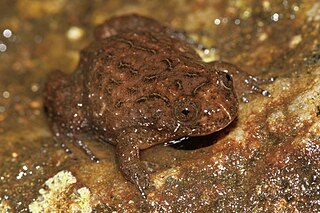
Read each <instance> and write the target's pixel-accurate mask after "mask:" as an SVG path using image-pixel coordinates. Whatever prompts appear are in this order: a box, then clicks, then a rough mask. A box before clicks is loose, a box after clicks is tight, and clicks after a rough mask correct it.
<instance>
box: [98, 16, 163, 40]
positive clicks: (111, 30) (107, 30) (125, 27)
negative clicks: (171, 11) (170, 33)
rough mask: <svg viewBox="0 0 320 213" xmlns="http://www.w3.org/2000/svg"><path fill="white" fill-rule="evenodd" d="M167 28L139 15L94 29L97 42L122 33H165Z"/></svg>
mask: <svg viewBox="0 0 320 213" xmlns="http://www.w3.org/2000/svg"><path fill="white" fill-rule="evenodd" d="M164 29H165V27H164V26H163V25H161V24H160V23H159V22H158V21H156V20H154V19H152V18H148V17H145V16H139V15H137V14H130V15H124V16H119V17H114V18H111V19H109V20H107V21H105V22H104V23H102V24H100V25H98V26H97V27H96V28H95V29H94V36H95V38H96V39H97V40H99V39H105V38H108V37H110V36H113V35H116V34H118V33H121V32H128V31H140V30H144V31H149V32H158V31H164Z"/></svg>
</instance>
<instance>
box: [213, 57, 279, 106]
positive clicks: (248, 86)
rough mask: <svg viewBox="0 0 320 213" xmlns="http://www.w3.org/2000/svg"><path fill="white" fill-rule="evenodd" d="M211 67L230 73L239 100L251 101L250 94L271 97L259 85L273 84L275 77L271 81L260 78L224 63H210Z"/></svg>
mask: <svg viewBox="0 0 320 213" xmlns="http://www.w3.org/2000/svg"><path fill="white" fill-rule="evenodd" d="M209 65H210V66H211V67H213V68H214V69H215V70H218V71H222V72H226V73H228V74H229V75H230V76H231V77H232V79H233V86H234V89H235V92H236V94H237V98H238V99H239V100H242V101H243V102H245V103H246V102H248V101H249V99H248V97H247V94H250V93H254V92H255V93H260V94H261V95H263V96H268V97H269V96H270V93H269V91H268V90H264V89H262V88H261V87H259V86H258V85H260V84H268V83H272V82H273V81H275V79H276V78H275V77H271V78H269V79H262V78H258V77H256V76H253V75H250V74H249V73H247V72H245V71H242V70H240V69H239V68H238V67H237V66H235V65H233V64H230V63H227V62H223V61H213V62H210V63H209Z"/></svg>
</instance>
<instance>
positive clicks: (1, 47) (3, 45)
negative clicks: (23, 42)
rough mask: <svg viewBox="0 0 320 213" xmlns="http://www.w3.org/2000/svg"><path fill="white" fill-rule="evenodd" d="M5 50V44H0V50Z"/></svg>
mask: <svg viewBox="0 0 320 213" xmlns="http://www.w3.org/2000/svg"><path fill="white" fill-rule="evenodd" d="M6 50H7V45H5V44H3V43H2V44H0V52H5V51H6Z"/></svg>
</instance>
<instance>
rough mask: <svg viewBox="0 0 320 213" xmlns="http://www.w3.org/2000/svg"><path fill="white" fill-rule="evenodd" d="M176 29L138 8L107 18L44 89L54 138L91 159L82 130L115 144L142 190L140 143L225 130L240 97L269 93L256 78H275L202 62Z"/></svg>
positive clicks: (144, 173) (144, 185)
mask: <svg viewBox="0 0 320 213" xmlns="http://www.w3.org/2000/svg"><path fill="white" fill-rule="evenodd" d="M172 32H173V31H172V30H171V29H170V28H167V27H165V26H163V25H161V24H159V23H158V22H157V21H155V20H153V19H149V18H146V17H141V16H137V15H129V16H122V17H117V18H113V19H111V20H108V21H106V22H105V23H103V24H102V25H100V26H98V27H97V28H96V29H95V38H96V39H95V41H93V42H92V43H91V44H90V45H89V46H88V47H87V48H85V49H84V50H83V51H81V59H80V63H79V66H78V68H77V69H76V71H75V73H74V74H73V75H70V76H69V75H66V74H63V73H62V72H60V71H56V72H53V73H52V74H51V75H50V76H49V79H48V81H47V83H46V85H45V89H44V97H45V98H44V105H45V109H46V112H47V114H48V117H49V118H50V120H51V125H52V130H53V132H54V134H55V138H56V140H57V141H66V140H71V141H73V142H74V143H75V144H76V145H78V146H79V147H81V148H83V149H84V151H85V152H86V153H87V154H88V155H89V156H90V157H91V158H92V159H96V158H95V156H94V155H93V153H91V151H90V150H89V149H88V148H87V147H86V145H85V144H84V143H83V141H82V139H81V138H82V137H81V135H83V134H82V133H93V135H95V136H96V137H97V138H98V139H99V140H100V141H103V142H108V143H112V144H114V145H115V146H116V155H117V160H118V164H119V167H120V170H121V172H122V173H123V175H124V176H125V177H126V178H127V179H128V180H130V181H131V182H133V183H134V184H136V186H137V187H138V189H139V190H140V192H141V193H142V195H143V196H145V194H144V189H146V188H147V187H148V184H149V176H148V173H147V171H146V168H145V164H144V163H142V161H140V156H139V152H140V150H141V149H146V148H148V147H150V146H153V145H155V144H159V143H164V142H167V141H170V140H176V139H179V138H182V137H189V136H200V135H207V134H210V133H213V132H216V131H218V130H221V129H223V128H224V127H226V126H227V125H228V124H230V123H231V122H232V121H233V120H234V118H235V117H236V115H237V110H238V100H237V96H238V98H239V99H242V97H245V96H244V94H246V93H250V92H252V91H256V92H260V93H262V94H263V95H269V94H268V92H267V91H264V90H262V89H260V88H259V87H257V86H256V84H257V83H266V82H269V81H270V80H269V81H264V80H259V79H257V78H255V77H253V76H250V75H249V74H247V73H245V72H241V71H239V70H238V68H237V67H236V66H234V65H231V64H228V63H225V62H221V61H215V62H211V63H204V62H202V60H201V58H200V57H199V56H198V55H197V53H196V52H195V51H194V49H193V48H192V47H190V46H189V45H188V44H187V43H186V42H184V41H182V40H179V39H178V38H177V36H176V34H175V33H172ZM271 81H272V80H271ZM234 88H235V89H236V91H235V89H234ZM63 145H64V143H63ZM66 149H67V148H66Z"/></svg>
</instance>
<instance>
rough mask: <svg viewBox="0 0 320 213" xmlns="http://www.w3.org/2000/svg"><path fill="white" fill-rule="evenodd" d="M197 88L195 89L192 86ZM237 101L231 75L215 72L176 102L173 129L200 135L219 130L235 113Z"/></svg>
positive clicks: (230, 120) (186, 133)
mask: <svg viewBox="0 0 320 213" xmlns="http://www.w3.org/2000/svg"><path fill="white" fill-rule="evenodd" d="M194 90H196V89H194ZM237 111H238V101H237V97H236V94H235V92H234V89H233V82H232V77H231V76H230V75H229V74H227V73H224V72H216V73H215V75H214V77H213V78H212V79H211V81H210V82H207V83H206V85H205V84H204V85H203V86H202V88H201V89H200V88H199V89H198V91H196V93H194V94H192V95H188V96H184V97H181V98H179V99H178V100H176V101H175V103H174V107H173V114H174V117H175V120H176V125H177V127H176V129H175V132H176V134H177V135H182V136H186V135H187V136H201V135H208V134H211V133H213V132H216V131H219V130H221V129H223V128H225V127H226V126H227V125H229V124H230V123H231V122H232V121H233V120H234V119H235V117H236V116H237Z"/></svg>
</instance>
